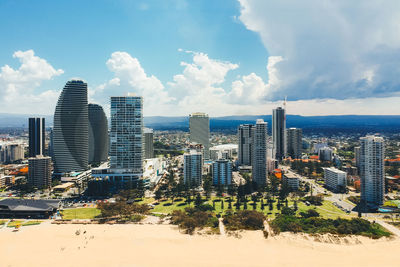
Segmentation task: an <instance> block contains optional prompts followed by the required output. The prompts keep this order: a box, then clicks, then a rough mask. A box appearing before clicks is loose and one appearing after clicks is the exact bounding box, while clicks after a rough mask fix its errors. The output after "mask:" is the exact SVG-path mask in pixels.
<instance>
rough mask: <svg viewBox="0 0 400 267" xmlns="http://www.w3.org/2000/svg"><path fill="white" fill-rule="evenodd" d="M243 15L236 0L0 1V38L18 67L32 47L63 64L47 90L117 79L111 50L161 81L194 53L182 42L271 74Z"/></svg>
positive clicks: (2, 58) (1, 55) (6, 57)
mask: <svg viewBox="0 0 400 267" xmlns="http://www.w3.org/2000/svg"><path fill="white" fill-rule="evenodd" d="M239 14H240V5H239V3H238V2H236V1H232V0H219V1H190V4H188V3H186V2H185V1H179V0H153V1H127V0H98V1H95V2H94V1H77V0H72V1H31V0H25V1H7V0H6V1H0V18H1V19H0V20H1V23H0V31H1V32H2V35H3V36H7V40H6V42H1V43H0V51H1V52H0V62H2V63H7V64H9V65H12V66H14V67H17V65H18V62H17V61H16V60H12V54H13V53H14V52H15V51H16V50H22V51H25V50H28V49H33V50H34V51H35V54H36V55H37V56H39V57H41V58H45V59H46V60H47V61H49V63H51V64H52V65H53V66H54V67H56V68H62V69H63V70H64V72H65V73H64V75H62V76H61V77H57V78H56V79H55V82H51V81H50V82H46V83H45V84H43V87H42V90H47V89H51V88H49V87H50V86H58V87H60V86H61V87H62V86H63V84H64V83H65V81H66V79H68V78H70V77H82V78H84V79H85V80H86V81H88V82H89V83H90V85H92V86H93V85H94V84H98V83H102V82H105V81H106V80H107V79H108V78H111V77H112V74H111V73H110V72H109V71H108V70H107V68H106V66H105V62H106V60H107V59H108V58H109V56H110V55H111V53H112V52H114V51H125V52H128V53H130V54H131V55H132V56H134V57H136V58H138V59H139V60H140V62H141V65H142V66H143V68H144V69H145V70H146V72H148V73H151V74H153V75H155V76H157V77H158V78H159V79H160V80H161V81H163V82H167V81H170V80H171V78H172V77H173V75H174V74H176V73H179V72H181V71H182V67H181V66H180V65H179V63H180V61H182V60H185V59H187V58H188V57H190V56H189V55H186V54H184V53H180V52H179V51H178V49H179V48H182V49H187V50H192V51H200V52H204V53H207V54H208V55H209V56H210V57H214V58H218V59H220V60H227V61H231V62H233V63H238V64H240V66H241V70H242V71H244V72H246V73H247V72H249V73H250V72H256V73H257V74H258V75H260V76H266V75H267V71H266V68H265V65H266V62H267V58H268V54H267V51H266V49H265V48H264V46H263V45H262V42H261V40H260V38H259V36H258V34H257V33H254V32H251V31H248V30H247V29H246V27H245V26H244V25H243V24H242V23H240V22H239V21H237V19H235V17H237V16H238V15H239ZM236 75H237V73H236ZM234 76H235V73H234V72H232V73H230V77H228V78H231V79H232V77H234ZM228 80H229V79H228Z"/></svg>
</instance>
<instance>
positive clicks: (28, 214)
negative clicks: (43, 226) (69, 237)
mask: <svg viewBox="0 0 400 267" xmlns="http://www.w3.org/2000/svg"><path fill="white" fill-rule="evenodd" d="M60 204H61V201H60V200H54V199H53V200H50V199H33V198H32V199H23V198H6V199H3V200H0V218H25V219H28V218H29V219H48V218H49V217H50V216H52V215H54V213H56V212H57V210H58V208H59V207H60ZM28 265H29V264H28Z"/></svg>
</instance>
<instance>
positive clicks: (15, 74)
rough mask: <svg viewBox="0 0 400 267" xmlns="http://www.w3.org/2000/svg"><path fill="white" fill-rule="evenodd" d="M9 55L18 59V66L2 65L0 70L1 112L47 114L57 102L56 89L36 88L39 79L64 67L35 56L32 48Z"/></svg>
mask: <svg viewBox="0 0 400 267" xmlns="http://www.w3.org/2000/svg"><path fill="white" fill-rule="evenodd" d="M13 57H14V58H17V59H18V60H19V61H20V63H21V65H20V66H19V68H18V69H13V68H12V67H10V66H9V65H4V66H3V67H1V71H0V94H1V97H0V105H1V112H5V113H35V114H48V113H49V110H52V109H53V108H54V106H55V104H56V102H57V98H58V92H57V91H53V90H49V91H44V92H38V90H37V89H38V87H39V86H40V85H41V84H42V82H43V81H46V80H51V79H52V78H53V77H55V76H59V75H61V74H63V73H64V71H63V70H62V69H57V70H56V69H54V68H53V66H51V65H50V64H49V63H48V62H47V61H46V60H45V59H42V58H40V57H38V56H35V53H34V51H33V50H27V51H17V52H15V53H14V54H13Z"/></svg>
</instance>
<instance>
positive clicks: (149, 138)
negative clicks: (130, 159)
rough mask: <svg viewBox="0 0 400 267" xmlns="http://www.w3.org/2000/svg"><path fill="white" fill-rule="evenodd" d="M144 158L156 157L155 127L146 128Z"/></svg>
mask: <svg viewBox="0 0 400 267" xmlns="http://www.w3.org/2000/svg"><path fill="white" fill-rule="evenodd" d="M144 158H145V159H152V158H154V143H153V129H149V128H145V129H144Z"/></svg>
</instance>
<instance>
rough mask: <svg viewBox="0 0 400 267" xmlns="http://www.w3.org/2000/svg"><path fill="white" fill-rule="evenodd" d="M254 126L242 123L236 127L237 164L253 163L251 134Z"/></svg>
mask: <svg viewBox="0 0 400 267" xmlns="http://www.w3.org/2000/svg"><path fill="white" fill-rule="evenodd" d="M254 129H255V126H254V125H252V124H242V125H240V126H239V128H238V161H239V165H242V166H243V165H244V166H251V165H252V164H253V162H252V158H253V136H254Z"/></svg>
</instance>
